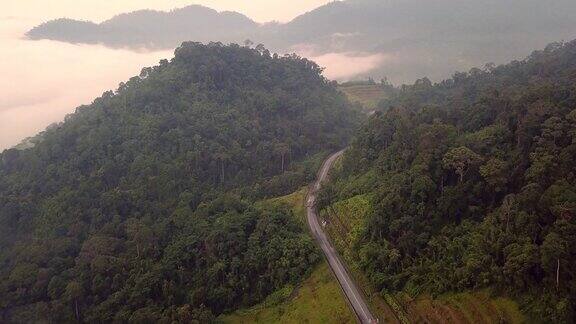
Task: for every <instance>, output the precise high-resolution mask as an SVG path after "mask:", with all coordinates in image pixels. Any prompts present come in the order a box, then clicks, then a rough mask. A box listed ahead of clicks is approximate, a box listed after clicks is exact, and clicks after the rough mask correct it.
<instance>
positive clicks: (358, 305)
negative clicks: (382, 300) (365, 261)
mask: <svg viewBox="0 0 576 324" xmlns="http://www.w3.org/2000/svg"><path fill="white" fill-rule="evenodd" d="M342 153H344V150H342V151H340V152H337V153H334V154H332V155H330V157H328V159H326V161H324V163H323V164H322V168H320V171H319V172H318V177H317V178H316V182H315V183H314V185H313V186H312V188H311V189H310V191H309V193H308V198H307V200H306V201H307V203H306V207H307V210H308V225H309V226H310V230H311V231H312V235H313V236H314V238H315V239H316V241H318V244H319V245H320V247H321V248H322V251H323V252H324V255H325V256H326V259H327V260H328V264H329V265H330V268H332V271H333V272H334V274H335V275H336V278H337V279H338V282H339V283H340V286H341V287H342V290H343V291H344V294H345V295H346V298H348V301H349V302H350V305H351V306H352V308H353V309H354V312H355V313H356V315H357V316H358V319H359V320H360V322H361V323H363V324H371V323H377V320H376V318H375V317H374V316H373V315H372V313H370V309H368V306H367V303H366V301H365V300H364V296H363V295H362V293H361V292H360V290H359V289H358V287H357V286H356V284H355V283H354V281H353V280H352V278H351V277H350V275H349V274H348V272H347V271H346V268H345V267H344V264H343V263H342V260H341V259H340V257H339V256H338V253H337V252H336V250H335V249H334V247H333V246H332V244H331V243H330V241H329V240H328V237H327V236H326V233H324V230H323V229H322V226H321V225H320V221H319V219H318V214H317V212H316V195H317V194H318V190H320V186H321V185H322V182H323V181H324V180H325V179H326V177H327V176H328V171H330V168H331V167H332V165H333V164H334V161H336V159H337V158H338V157H339V156H341V155H342Z"/></svg>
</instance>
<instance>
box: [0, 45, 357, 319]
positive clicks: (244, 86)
mask: <svg viewBox="0 0 576 324" xmlns="http://www.w3.org/2000/svg"><path fill="white" fill-rule="evenodd" d="M355 121H356V115H355V114H354V113H353V112H352V110H351V109H349V103H348V102H347V100H346V99H345V98H344V97H343V95H341V94H340V93H339V92H338V91H337V90H336V89H335V85H334V84H332V83H330V82H328V81H327V80H326V79H325V78H323V77H322V76H321V69H320V68H319V67H318V66H317V65H316V64H314V63H313V62H310V61H308V60H306V59H302V58H299V57H297V56H294V55H291V56H278V55H275V54H274V55H272V54H270V53H269V52H268V51H267V50H266V49H265V48H263V47H262V46H258V47H257V48H255V49H252V48H248V47H240V46H238V45H229V46H223V45H222V44H219V43H211V44H209V45H202V44H199V43H185V44H183V45H182V46H181V47H180V48H178V49H177V50H176V52H175V57H174V58H173V59H172V60H171V61H170V62H168V61H166V60H163V61H161V62H160V64H159V65H158V66H155V67H152V68H145V69H143V70H142V73H141V74H140V76H138V77H134V78H131V79H130V80H129V81H128V82H126V83H122V84H120V86H119V89H118V90H117V91H115V92H106V93H104V95H103V96H102V97H100V98H98V99H96V100H95V101H94V102H93V103H92V104H91V105H88V106H82V107H79V108H78V109H77V111H76V113H74V114H72V115H69V116H67V117H66V120H65V122H63V123H61V124H59V125H56V126H53V127H50V128H49V129H47V130H46V131H45V132H43V133H42V134H40V135H39V136H37V137H35V138H34V141H33V143H34V147H33V148H29V149H25V150H17V149H10V150H6V151H4V152H3V153H2V154H1V155H0V322H22V323H25V322H35V321H49V322H58V323H60V322H112V321H114V322H135V323H142V322H165V323H168V322H173V321H177V322H191V321H199V322H207V321H210V320H211V319H213V318H214V316H216V315H218V314H220V313H222V312H224V311H228V310H232V309H236V308H238V307H245V306H249V305H252V304H254V303H256V302H259V301H261V300H262V299H263V298H264V297H266V296H267V295H268V294H269V293H270V292H272V291H274V290H276V289H278V288H280V287H282V286H284V285H285V284H287V283H296V282H297V281H298V280H299V279H300V278H301V276H303V275H304V274H305V273H306V272H307V271H308V269H310V266H311V265H312V264H314V263H315V262H316V261H317V260H318V253H317V251H316V249H315V248H314V246H313V244H312V242H311V241H310V239H309V238H308V237H306V236H305V235H303V233H302V229H301V228H300V227H299V226H297V225H296V224H295V223H294V222H293V220H292V215H291V212H290V211H289V209H286V208H281V207H280V208H277V207H274V208H272V207H266V206H264V207H259V208H255V207H253V205H254V204H253V202H254V201H256V200H260V199H263V198H265V197H269V196H273V195H279V194H283V193H286V192H290V191H292V190H293V189H295V188H297V187H299V186H302V185H304V184H306V183H307V181H308V180H309V179H311V178H312V177H313V175H314V173H315V169H316V167H317V164H318V163H317V161H319V159H321V158H322V153H323V152H327V151H330V150H333V149H335V148H340V147H342V146H343V145H345V143H346V141H347V139H348V138H349V136H350V135H351V132H352V129H353V127H354V125H355Z"/></svg>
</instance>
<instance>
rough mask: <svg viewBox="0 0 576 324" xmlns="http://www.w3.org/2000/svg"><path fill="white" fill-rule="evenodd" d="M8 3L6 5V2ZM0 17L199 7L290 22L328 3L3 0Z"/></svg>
mask: <svg viewBox="0 0 576 324" xmlns="http://www.w3.org/2000/svg"><path fill="white" fill-rule="evenodd" d="M6 1H7V2H8V4H7V5H6V4H5V2H6ZM2 2H3V4H2V11H3V13H1V15H4V16H12V17H28V18H36V19H38V18H40V19H42V20H50V19H54V18H59V17H68V18H75V19H85V20H92V21H96V22H100V21H102V20H105V19H108V18H110V17H111V16H113V15H115V14H119V13H123V12H129V11H134V10H139V9H158V10H170V9H174V8H179V7H185V6H188V5H191V4H201V5H204V6H207V7H210V8H213V9H216V10H219V11H222V10H231V11H238V12H240V13H243V14H245V15H247V16H248V17H250V18H252V19H253V20H255V21H257V22H267V21H272V20H278V21H289V20H291V19H292V18H294V17H296V16H297V15H299V14H301V13H303V12H306V11H310V10H312V9H314V8H316V7H319V6H321V5H323V4H325V3H328V2H330V1H327V0H201V1H193V0H192V1H190V0H2Z"/></svg>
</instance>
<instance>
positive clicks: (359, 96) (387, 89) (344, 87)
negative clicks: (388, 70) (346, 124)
mask: <svg viewBox="0 0 576 324" xmlns="http://www.w3.org/2000/svg"><path fill="white" fill-rule="evenodd" d="M338 90H340V91H342V92H343V93H344V94H345V95H346V96H347V97H348V99H349V100H350V101H351V102H353V103H359V104H360V105H362V110H363V111H365V112H371V111H374V110H375V109H376V108H377V107H378V103H379V102H380V101H382V100H384V99H387V98H388V97H389V96H390V95H392V93H393V92H394V91H395V89H394V87H393V86H392V85H391V84H389V83H387V82H386V81H384V80H383V81H382V83H380V84H377V83H375V82H374V81H372V82H370V81H366V82H347V83H342V84H340V85H339V86H338Z"/></svg>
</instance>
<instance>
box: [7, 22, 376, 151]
mask: <svg viewBox="0 0 576 324" xmlns="http://www.w3.org/2000/svg"><path fill="white" fill-rule="evenodd" d="M34 23H35V20H30V19H23V18H17V17H4V18H1V20H0V24H1V25H2V27H3V28H2V29H1V30H0V52H1V53H2V54H1V55H2V58H1V59H0V71H2V77H1V78H0V150H3V149H6V148H10V147H12V146H14V145H16V144H18V143H19V142H21V141H22V140H23V139H25V138H27V137H30V136H33V135H35V134H37V133H38V132H40V131H42V130H44V129H45V128H46V127H47V126H49V125H50V124H52V123H55V122H59V121H62V120H63V119H64V117H65V116H66V115H67V114H70V113H73V112H74V110H75V109H76V107H78V106H79V105H83V104H89V103H91V102H92V100H94V99H95V98H96V97H98V96H100V95H101V94H102V93H103V92H104V91H107V90H114V89H116V88H117V85H118V84H119V83H120V82H122V81H126V80H128V79H129V78H130V77H132V76H134V75H138V74H139V73H140V70H141V69H142V68H143V67H145V66H152V65H155V64H157V62H158V61H159V60H160V59H163V58H168V59H169V58H171V57H172V56H173V54H172V53H173V51H172V50H163V51H153V52H145V51H141V52H136V51H132V50H125V49H111V48H107V47H104V46H101V45H73V44H68V43H64V42H57V41H49V40H41V41H30V40H26V39H24V38H23V37H22V35H23V34H24V33H25V32H26V30H28V29H29V28H30V27H31V26H33V25H34ZM294 50H295V51H296V52H298V53H299V54H300V55H303V56H307V57H311V59H313V60H315V61H317V62H318V63H319V64H320V65H321V66H323V67H325V68H326V70H325V73H324V74H325V75H326V77H328V78H330V79H346V78H350V77H353V76H354V75H357V74H358V73H362V72H367V71H369V70H371V69H373V68H374V67H376V66H378V65H380V64H381V63H382V62H383V61H384V57H383V56H382V55H380V54H363V53H338V54H336V53H333V54H322V55H317V56H315V54H314V53H313V52H310V51H308V50H306V48H305V47H302V48H295V49H294Z"/></svg>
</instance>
